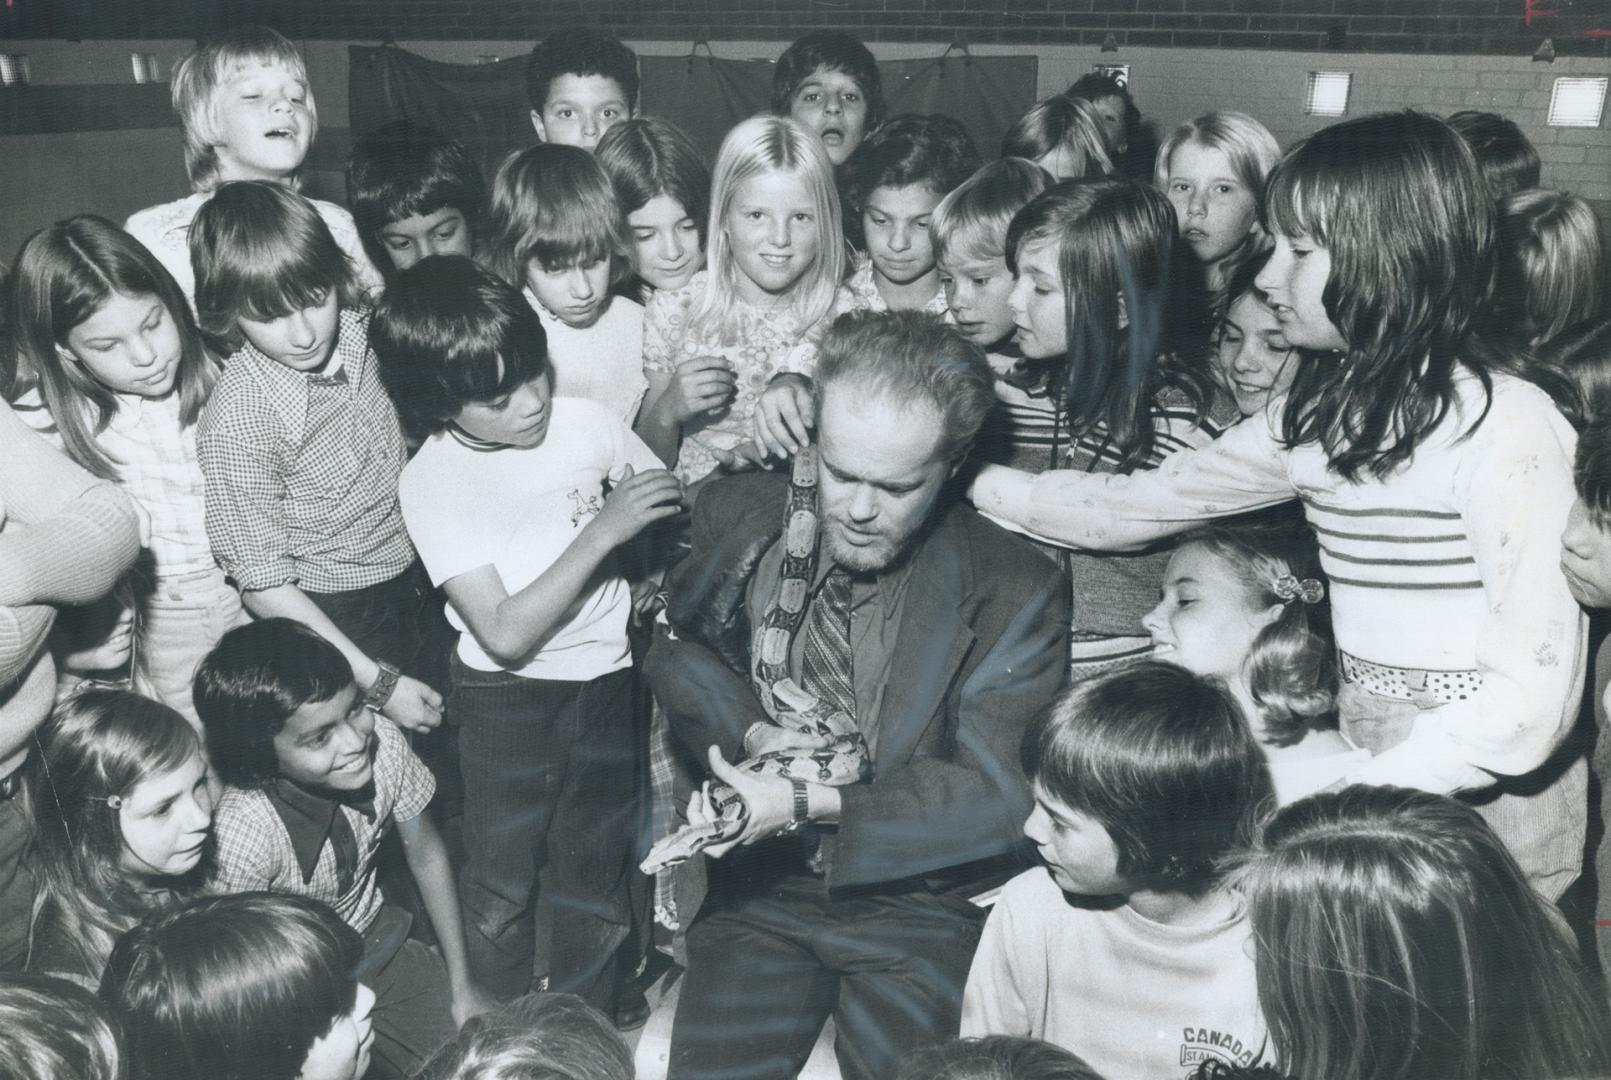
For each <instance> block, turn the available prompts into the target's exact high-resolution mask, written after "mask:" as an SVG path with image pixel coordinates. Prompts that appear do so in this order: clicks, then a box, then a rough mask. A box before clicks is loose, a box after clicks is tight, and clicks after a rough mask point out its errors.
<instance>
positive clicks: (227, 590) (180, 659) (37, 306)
mask: <svg viewBox="0 0 1611 1080" xmlns="http://www.w3.org/2000/svg"><path fill="white" fill-rule="evenodd" d="M10 289H11V297H10V309H11V311H12V313H13V323H12V332H13V339H12V340H13V341H14V342H15V348H16V355H17V358H18V360H19V363H20V364H21V366H22V368H23V369H25V370H26V371H27V372H28V373H30V374H31V375H32V377H33V379H34V380H35V382H36V387H35V389H34V390H33V391H32V392H30V393H27V394H25V395H24V396H23V397H22V398H20V399H19V400H18V408H19V415H21V416H23V418H24V419H25V420H28V421H29V422H30V423H31V424H33V425H34V426H35V427H38V428H42V429H46V434H47V437H51V438H52V441H53V442H56V443H57V444H59V445H60V446H61V447H62V448H63V449H64V450H65V451H66V452H67V454H68V456H69V457H71V458H72V459H73V460H74V461H76V462H78V463H79V464H80V465H82V466H84V468H86V469H88V470H89V471H90V472H92V473H94V474H95V475H96V476H99V477H102V478H105V479H108V480H115V481H117V482H118V483H119V484H120V485H121V486H122V487H123V489H124V490H125V491H127V492H128V493H129V495H130V497H132V498H133V499H134V500H135V502H137V503H138V504H139V505H140V507H141V508H142V509H143V510H144V511H145V513H146V514H147V515H148V516H149V518H150V521H151V530H150V541H149V543H148V545H147V547H148V549H149V554H148V556H147V558H146V560H145V562H144V563H143V564H142V565H141V567H140V568H139V569H138V570H137V571H136V576H137V578H139V579H140V580H138V581H137V582H136V583H134V584H133V586H132V588H131V589H130V592H131V593H132V594H133V595H134V596H135V597H136V599H137V603H136V607H137V617H133V618H132V626H133V627H134V628H135V629H134V632H135V641H134V643H133V653H134V661H135V663H134V667H135V670H134V678H135V681H136V685H138V686H139V687H140V688H141V689H143V690H146V691H148V692H150V693H151V694H152V695H153V696H154V697H156V698H158V699H159V700H161V701H162V702H164V703H165V704H167V705H170V706H172V707H173V708H175V709H178V710H179V711H180V712H181V713H183V714H184V716H185V717H186V718H187V719H188V720H189V721H190V722H191V723H192V724H195V723H197V720H196V712H195V708H194V707H193V706H192V705H191V702H190V680H191V679H192V677H194V675H195V673H196V665H197V664H198V663H200V662H201V658H202V657H203V656H206V655H207V650H209V649H211V648H212V647H213V644H214V643H215V642H217V640H218V638H219V636H220V635H222V634H223V632H224V631H225V630H228V629H229V628H230V627H231V626H235V625H237V624H238V623H240V622H241V621H242V619H243V618H244V615H243V613H242V611H241V602H240V595H239V594H238V593H237V592H236V591H235V589H234V588H232V587H231V586H230V585H229V583H228V582H227V581H225V580H224V573H223V571H222V570H219V569H218V567H217V565H216V564H215V563H214V562H213V555H212V549H211V548H210V547H209V546H208V540H207V526H206V520H205V510H204V498H203V479H202V471H201V463H200V459H199V457H198V454H197V448H196V421H197V419H198V417H199V416H200V414H201V410H202V406H203V405H204V404H205V403H206V401H207V396H208V394H209V393H210V392H211V390H212V386H213V383H214V381H215V380H216V379H217V377H218V368H217V364H216V362H215V361H214V360H213V359H212V357H211V356H209V355H208V353H207V351H206V349H205V348H204V347H203V345H202V342H201V336H200V335H199V334H198V333H197V330H196V323H195V319H194V317H193V316H192V315H191V313H190V305H189V303H187V302H186V300H185V298H184V295H183V294H182V293H181V292H180V291H179V286H178V285H177V284H175V283H174V280H173V277H172V276H171V275H170V274H169V273H168V272H167V270H165V269H163V267H162V264H161V263H159V262H158V261H157V260H156V258H154V257H153V256H152V255H151V253H150V252H149V251H147V250H146V249H145V248H144V247H143V246H142V245H140V244H139V243H137V242H136V241H135V240H134V238H133V237H131V236H129V234H128V233H126V232H124V231H123V230H122V229H119V228H118V227H117V226H115V225H113V224H112V223H111V222H109V221H107V220H106V219H105V218H99V217H94V216H91V215H83V216H80V217H75V218H69V219H67V220H66V221H59V222H57V223H56V224H55V225H52V226H50V227H49V228H47V229H43V230H41V231H39V232H37V233H35V234H34V235H33V236H32V237H30V238H29V239H28V241H27V243H25V244H24V245H23V247H22V251H21V252H20V253H19V255H18V256H17V262H16V268H15V270H14V272H13V274H12V277H11V282H10ZM30 406H32V408H30ZM134 615H136V612H130V616H134ZM104 662H105V661H98V663H104Z"/></svg>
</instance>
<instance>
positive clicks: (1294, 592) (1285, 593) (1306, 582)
mask: <svg viewBox="0 0 1611 1080" xmlns="http://www.w3.org/2000/svg"><path fill="white" fill-rule="evenodd" d="M1270 589H1271V591H1272V592H1274V593H1275V595H1276V596H1277V597H1278V598H1280V600H1281V602H1282V603H1287V604H1290V603H1291V602H1292V601H1294V600H1302V601H1303V602H1304V603H1305V604H1318V603H1320V601H1322V600H1324V599H1325V598H1326V587H1325V586H1324V585H1322V584H1321V583H1320V582H1319V581H1317V580H1316V579H1314V578H1312V577H1309V578H1304V579H1303V580H1302V581H1299V580H1298V579H1297V578H1295V577H1293V576H1292V575H1291V574H1282V575H1281V576H1280V577H1278V578H1276V579H1275V583H1274V584H1273V585H1271V586H1270Z"/></svg>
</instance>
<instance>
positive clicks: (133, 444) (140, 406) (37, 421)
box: [13, 387, 213, 578]
mask: <svg viewBox="0 0 1611 1080" xmlns="http://www.w3.org/2000/svg"><path fill="white" fill-rule="evenodd" d="M179 405H180V403H179V395H178V394H177V393H174V394H169V395H168V396H167V397H166V398H163V399H162V400H160V401H153V400H151V399H150V398H143V397H140V396H138V395H136V394H118V395H117V411H116V412H114V413H113V414H112V417H111V419H110V421H109V422H108V423H107V425H106V427H105V428H104V429H102V430H101V431H100V432H99V433H97V434H96V436H95V441H96V443H97V444H99V445H100V447H101V449H102V450H104V451H106V454H107V456H108V457H110V458H111V459H112V461H113V463H114V464H115V465H116V467H117V471H118V477H117V479H118V485H119V486H120V487H122V488H123V490H124V491H126V492H128V494H129V497H130V498H132V499H134V501H135V502H137V503H139V504H140V507H141V509H143V510H144V511H145V512H146V514H147V516H148V517H149V518H150V519H151V543H150V545H149V546H150V548H151V555H152V559H153V561H154V562H155V564H156V573H157V576H158V577H159V578H161V577H174V576H177V575H179V574H194V573H196V572H198V571H201V570H211V569H212V566H213V553H212V549H211V548H210V547H208V545H207V523H206V520H205V516H204V508H203V501H202V475H201V461H200V459H199V457H198V456H197V453H196V429H195V427H194V426H191V427H181V426H180V422H179ZM13 407H14V408H15V409H16V412H17V415H18V416H19V417H21V418H22V421H23V423H25V424H27V425H28V426H29V427H31V428H33V429H34V430H35V431H37V432H39V434H41V435H43V436H44V437H45V438H46V439H47V440H49V441H50V444H51V445H52V446H54V447H56V449H58V450H64V451H65V448H64V447H63V445H62V438H61V432H60V431H59V430H58V428H57V426H56V421H55V419H54V418H53V417H52V416H51V414H50V411H49V409H47V408H46V406H45V403H44V402H43V401H42V400H41V399H40V396H39V390H38V388H37V387H35V388H33V389H30V390H28V391H26V392H24V393H23V394H22V395H21V396H20V397H18V398H17V401H16V403H15V405H14V406H13Z"/></svg>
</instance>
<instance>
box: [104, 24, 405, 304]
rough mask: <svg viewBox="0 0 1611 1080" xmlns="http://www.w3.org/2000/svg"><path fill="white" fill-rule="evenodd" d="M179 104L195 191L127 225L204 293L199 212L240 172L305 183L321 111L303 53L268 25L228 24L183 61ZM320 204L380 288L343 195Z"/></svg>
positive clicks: (366, 284)
mask: <svg viewBox="0 0 1611 1080" xmlns="http://www.w3.org/2000/svg"><path fill="white" fill-rule="evenodd" d="M173 111H174V112H176V113H178V114H179V126H180V127H181V128H182V129H183V130H184V138H185V171H186V172H187V173H189V174H190V186H191V189H192V190H193V191H194V194H192V195H189V196H186V197H185V198H183V199H179V200H177V201H175V202H170V203H162V204H160V205H158V206H151V207H147V208H146V209H144V210H141V211H140V212H138V213H136V214H134V215H133V216H132V217H130V218H129V220H128V222H127V223H126V224H125V225H124V226H123V227H124V228H125V229H127V230H128V231H129V234H130V235H131V236H133V237H134V238H135V239H136V240H138V241H140V243H142V244H144V245H145V246H146V247H148V248H150V249H151V253H152V254H153V255H155V256H156V257H157V259H158V260H159V261H160V262H161V263H162V265H163V266H165V267H166V268H167V270H168V272H169V273H170V274H172V275H173V279H174V280H175V281H177V282H178V283H179V287H180V288H181V289H182V290H184V294H185V296H186V297H187V298H189V299H192V300H194V297H195V293H196V278H195V275H194V273H192V271H191V266H190V248H189V245H188V244H187V241H186V236H187V233H188V232H189V230H190V223H191V222H192V221H193V220H194V219H195V217H196V211H197V210H199V209H200V208H201V207H202V205H203V204H204V203H206V202H207V200H208V199H209V198H211V196H212V193H213V190H214V189H216V188H217V187H218V185H219V184H223V183H226V182H228V181H230V180H267V181H271V182H273V183H276V184H285V185H287V186H288V187H291V188H295V187H296V183H297V174H298V172H299V171H300V170H301V168H302V162H303V159H305V158H306V157H307V156H308V148H309V147H310V146H312V145H313V138H314V136H315V135H317V134H318V133H319V111H318V109H317V107H316V106H315V105H314V101H313V90H312V88H311V87H309V86H308V73H307V70H306V68H304V67H303V65H302V56H301V54H299V53H298V52H297V51H296V46H294V45H292V44H291V43H290V42H289V41H287V40H286V39H285V38H284V37H282V36H280V35H279V34H278V33H276V32H275V31H273V30H270V29H269V28H268V27H266V26H241V27H236V28H235V29H233V30H228V31H225V32H223V33H221V34H219V35H217V36H215V37H212V38H210V39H208V40H207V41H206V42H205V43H203V44H202V45H201V46H200V47H199V48H197V49H196V50H195V51H194V52H192V53H190V54H189V55H188V56H186V57H185V58H184V59H183V60H181V61H180V62H179V66H178V67H177V68H175V69H174V72H173ZM313 206H314V207H315V209H317V210H318V212H319V216H320V217H322V218H323V219H324V220H325V224H326V225H328V226H329V228H330V233H331V235H332V236H334V237H335V239H336V243H338V244H340V245H341V250H342V252H343V253H344V254H345V255H346V256H347V258H348V259H350V260H351V261H352V267H353V273H354V274H355V275H356V277H357V279H358V283H359V285H360V286H361V287H362V288H363V289H365V290H369V289H373V288H377V287H379V285H380V283H381V279H380V275H379V273H377V272H376V270H375V268H374V266H372V265H371V264H370V262H369V259H368V258H367V257H366V256H365V255H364V249H363V245H362V244H361V243H360V242H359V240H358V231H357V229H355V228H354V227H353V223H352V217H351V215H349V214H348V213H347V211H345V210H343V209H342V208H341V207H339V206H337V205H335V204H334V203H328V202H323V201H318V200H315V201H314V202H313Z"/></svg>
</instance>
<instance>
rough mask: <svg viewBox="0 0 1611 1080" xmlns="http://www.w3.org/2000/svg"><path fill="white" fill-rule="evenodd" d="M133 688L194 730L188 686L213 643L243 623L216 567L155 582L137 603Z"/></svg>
mask: <svg viewBox="0 0 1611 1080" xmlns="http://www.w3.org/2000/svg"><path fill="white" fill-rule="evenodd" d="M140 620H141V621H140V635H139V638H138V644H137V645H136V654H135V665H134V678H135V686H136V687H137V688H138V689H141V690H143V691H145V692H146V693H148V694H150V695H151V696H152V697H154V698H156V699H157V700H158V701H160V702H162V703H163V704H165V705H168V706H170V707H172V708H174V709H176V710H178V711H179V712H180V713H181V714H183V715H184V717H185V719H187V720H189V721H190V722H191V723H192V724H195V725H199V724H200V723H201V720H200V718H199V717H198V716H197V715H196V706H195V703H194V702H193V701H192V700H191V687H192V684H193V683H194V681H195V678H196V668H197V666H198V665H200V664H201V661H202V658H203V657H205V656H206V655H207V654H208V653H209V652H211V651H212V648H213V646H214V645H217V644H218V639H219V638H221V637H223V636H224V634H225V633H226V632H228V631H230V630H232V629H234V628H235V627H237V626H240V625H241V624H242V623H244V622H245V621H246V612H245V609H244V608H242V607H241V597H240V593H238V592H236V591H235V587H234V586H232V585H230V584H229V582H227V581H225V580H224V572H223V571H222V570H219V569H218V568H217V567H213V568H212V569H209V570H198V571H196V572H195V573H193V574H175V575H173V576H171V577H161V578H157V579H156V581H155V582H154V583H153V584H152V587H151V591H150V594H149V595H148V596H146V597H145V598H144V600H143V601H142V602H141V604H140Z"/></svg>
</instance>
